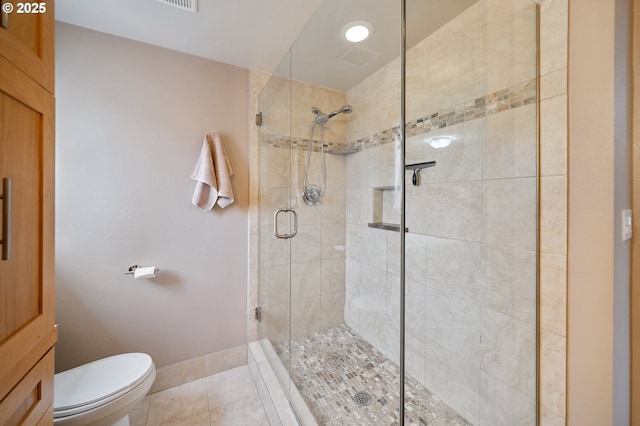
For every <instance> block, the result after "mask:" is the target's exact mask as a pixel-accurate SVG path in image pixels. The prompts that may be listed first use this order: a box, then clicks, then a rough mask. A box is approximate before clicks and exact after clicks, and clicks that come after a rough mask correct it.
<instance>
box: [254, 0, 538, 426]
mask: <svg viewBox="0 0 640 426" xmlns="http://www.w3.org/2000/svg"><path fill="white" fill-rule="evenodd" d="M351 22H354V23H356V24H362V23H363V22H364V25H365V26H366V27H367V28H368V29H369V32H370V35H369V38H367V39H365V40H364V41H361V42H358V43H352V42H350V41H348V40H347V39H346V38H345V37H344V32H345V31H346V30H347V29H348V27H349V25H348V24H349V23H351ZM537 80H538V6H537V4H536V3H535V2H534V1H531V0H456V1H450V0H404V1H387V0H323V1H322V2H321V4H320V6H319V7H318V9H317V11H316V13H315V14H314V15H313V17H312V18H311V19H310V20H309V22H308V23H307V24H306V26H305V28H304V30H303V31H302V32H301V33H300V35H299V37H298V38H297V40H296V41H295V43H294V44H293V45H292V46H291V48H290V49H289V51H288V52H287V54H286V56H285V57H284V58H283V60H282V62H281V64H280V66H279V67H278V69H277V70H275V71H274V73H273V74H272V75H271V76H270V78H269V79H268V81H267V82H266V84H265V85H264V87H263V89H262V91H261V92H260V94H259V99H258V103H259V110H260V120H259V121H260V127H259V130H258V131H259V146H258V147H257V150H256V151H255V152H257V153H258V156H259V160H258V161H259V173H258V175H257V176H254V178H255V179H256V180H255V181H254V182H257V183H256V184H255V186H256V188H257V192H258V194H257V197H258V200H259V202H258V204H259V208H258V219H257V220H256V222H257V223H256V225H255V227H256V232H257V234H258V235H257V238H254V241H255V248H256V249H257V253H258V255H257V256H256V262H257V265H256V267H255V269H257V290H256V291H257V294H256V295H255V300H257V305H258V306H257V307H256V337H257V339H258V342H259V344H260V346H261V347H262V349H263V350H264V351H265V353H266V354H267V358H268V359H269V360H270V363H271V364H272V367H273V370H274V371H275V374H276V376H277V378H278V381H279V383H280V386H281V387H282V389H283V390H284V394H285V395H286V397H287V399H288V401H289V403H290V404H291V407H292V409H293V411H294V412H295V413H296V416H297V418H298V421H299V422H300V423H301V424H304V425H307V424H320V425H395V424H407V425H408V424H415V425H420V424H434V425H440V424H442V425H444V424H447V425H449V424H456V425H492V426H495V425H509V426H511V425H516V424H518V425H534V424H537V423H538V402H537V401H538V388H539V386H538V338H537V336H538V332H537V327H538V325H537V324H538V287H539V286H538V275H539V274H538V269H539V268H538V263H539V260H538V259H539V254H538V243H539V241H538V240H539V237H538V235H539V231H538V228H539V227H538V218H539V214H538V198H539V195H538V193H539V178H538V169H539V161H538V158H539V154H538V151H539V143H538V115H539V114H538V84H537ZM322 111H325V112H326V111H333V112H331V113H323V112H322ZM258 320H259V322H258Z"/></svg>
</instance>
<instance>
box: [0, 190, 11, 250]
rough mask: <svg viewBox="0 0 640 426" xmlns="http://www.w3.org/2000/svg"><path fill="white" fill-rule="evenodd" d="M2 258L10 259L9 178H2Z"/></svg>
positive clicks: (0, 241) (0, 197)
mask: <svg viewBox="0 0 640 426" xmlns="http://www.w3.org/2000/svg"><path fill="white" fill-rule="evenodd" d="M0 200H2V239H1V240H0V244H2V260H10V259H11V178H2V195H0Z"/></svg>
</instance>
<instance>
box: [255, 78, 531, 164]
mask: <svg viewBox="0 0 640 426" xmlns="http://www.w3.org/2000/svg"><path fill="white" fill-rule="evenodd" d="M537 92H538V89H537V81H536V79H532V80H529V81H527V82H524V83H520V84H516V85H515V86H513V87H510V88H507V89H502V90H499V91H497V92H493V93H490V94H488V95H486V96H482V97H480V98H476V99H472V100H469V101H467V102H463V103H461V104H459V105H456V106H453V107H451V108H447V109H444V110H442V111H438V112H435V113H432V114H429V115H425V116H424V117H420V118H418V119H416V120H413V121H410V122H408V123H407V124H406V127H405V133H406V135H405V136H406V137H407V138H410V137H413V136H417V135H422V134H426V133H430V132H433V131H436V130H440V129H444V128H447V127H450V126H455V125H456V124H461V123H465V122H467V121H471V120H476V119H479V118H483V117H487V116H490V115H493V114H497V113H499V112H503V111H507V110H510V109H514V108H518V107H521V106H525V105H529V104H532V103H534V102H536V101H537V99H538V95H537ZM399 138H400V126H396V127H393V128H392V129H387V130H383V131H382V132H380V133H376V134H374V135H371V136H367V137H365V138H362V139H358V140H356V141H352V142H349V143H347V144H346V145H343V144H339V143H333V142H330V143H325V152H327V153H329V154H338V155H348V154H355V153H356V152H360V151H364V150H365V149H370V148H374V147H376V146H380V145H385V144H388V143H391V142H393V141H394V140H396V139H399ZM308 141H309V139H294V140H291V139H290V138H289V137H287V136H279V135H264V134H263V135H261V140H260V144H261V145H265V146H273V147H277V148H292V149H304V150H306V149H307V146H308V145H307V144H308ZM312 149H313V151H315V152H319V151H320V142H319V141H317V140H313V141H312Z"/></svg>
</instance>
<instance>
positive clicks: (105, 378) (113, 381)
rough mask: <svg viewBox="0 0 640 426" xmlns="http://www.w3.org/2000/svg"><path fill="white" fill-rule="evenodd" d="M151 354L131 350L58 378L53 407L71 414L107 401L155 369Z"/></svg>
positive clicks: (55, 381)
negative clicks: (131, 351)
mask: <svg viewBox="0 0 640 426" xmlns="http://www.w3.org/2000/svg"><path fill="white" fill-rule="evenodd" d="M154 368H155V367H154V365H153V361H152V360H151V357H150V356H149V355H147V354H143V353H129V354H122V355H115V356H112V357H109V358H104V359H100V360H98V361H94V362H91V363H89V364H85V365H81V366H79V367H76V368H74V369H71V370H67V371H63V372H62V373H58V374H56V375H55V378H54V386H55V387H54V397H53V407H54V408H53V410H54V413H55V412H61V411H64V415H65V416H68V415H71V414H75V413H77V412H82V411H85V410H86V409H87V408H88V407H87V406H90V407H89V408H92V407H95V406H98V405H101V404H102V403H106V402H108V401H110V400H113V399H114V398H117V397H118V396H119V395H121V394H123V393H126V392H127V391H128V390H129V389H131V388H133V387H136V386H137V385H138V384H140V383H141V382H142V381H143V380H144V379H145V378H146V377H147V376H148V375H149V373H151V371H152V370H153V369H154Z"/></svg>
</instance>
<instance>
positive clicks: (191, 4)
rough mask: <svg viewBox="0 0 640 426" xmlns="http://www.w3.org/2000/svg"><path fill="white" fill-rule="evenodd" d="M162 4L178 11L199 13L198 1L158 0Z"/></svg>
mask: <svg viewBox="0 0 640 426" xmlns="http://www.w3.org/2000/svg"><path fill="white" fill-rule="evenodd" d="M158 1H159V2H160V3H164V4H168V5H169V6H173V7H177V8H178V9H182V10H188V11H190V12H197V11H198V0H158Z"/></svg>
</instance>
